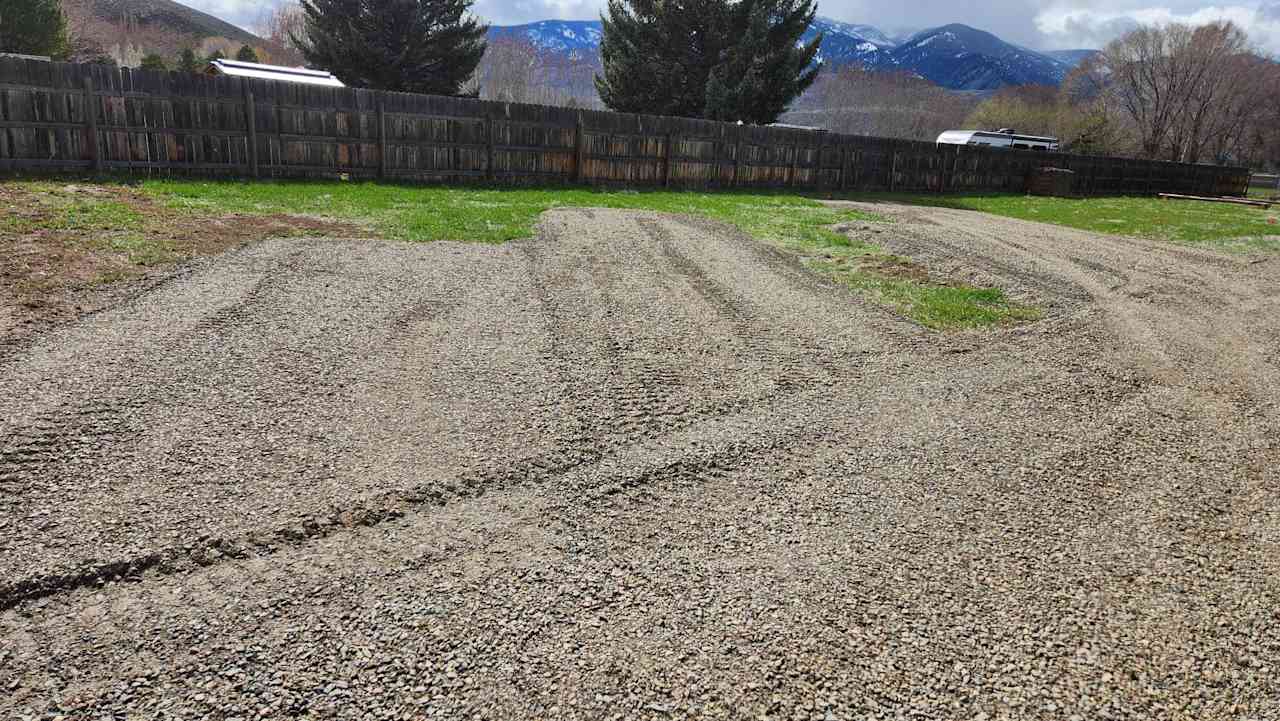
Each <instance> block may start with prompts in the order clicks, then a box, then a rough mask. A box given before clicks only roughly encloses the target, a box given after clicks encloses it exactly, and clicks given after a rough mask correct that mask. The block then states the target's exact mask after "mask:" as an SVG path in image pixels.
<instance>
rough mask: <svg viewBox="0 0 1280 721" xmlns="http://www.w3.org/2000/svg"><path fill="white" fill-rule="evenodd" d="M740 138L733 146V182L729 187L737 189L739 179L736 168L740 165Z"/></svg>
mask: <svg viewBox="0 0 1280 721" xmlns="http://www.w3.org/2000/svg"><path fill="white" fill-rule="evenodd" d="M742 147H743V146H742V138H741V137H739V138H738V142H736V143H734V146H733V180H732V181H731V183H730V185H731V186H732V187H734V188H736V187H738V183H739V182H740V178H739V175H738V167H739V166H740V165H742Z"/></svg>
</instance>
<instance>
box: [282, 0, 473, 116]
mask: <svg viewBox="0 0 1280 721" xmlns="http://www.w3.org/2000/svg"><path fill="white" fill-rule="evenodd" d="M472 2H473V0H302V11H303V13H304V14H305V17H306V22H305V25H304V27H303V30H302V33H301V34H300V35H298V36H296V37H294V38H293V41H294V43H295V44H296V45H297V47H298V49H299V50H300V51H301V52H302V55H303V57H305V58H306V59H307V62H308V63H310V64H312V65H314V66H316V67H321V68H324V69H326V70H328V71H329V72H332V73H333V74H334V75H336V76H337V77H338V79H339V80H341V81H342V82H344V83H346V84H347V85H354V86H356V87H364V88H378V89H380V90H396V91H400V92H412V93H430V94H435V95H459V94H462V93H463V90H464V87H465V86H466V84H467V81H468V80H469V79H470V78H471V76H472V74H473V73H474V72H475V69H476V65H478V64H479V63H480V58H481V56H483V55H484V49H485V41H484V36H485V33H486V32H487V31H488V29H489V28H488V26H487V25H484V24H482V23H481V22H480V21H479V20H477V19H476V18H475V17H474V16H472V15H470V13H469V12H468V10H469V9H470V7H471V3H472Z"/></svg>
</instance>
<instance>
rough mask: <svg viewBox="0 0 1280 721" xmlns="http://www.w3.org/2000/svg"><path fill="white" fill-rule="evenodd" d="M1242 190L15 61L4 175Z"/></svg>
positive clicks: (8, 92) (1200, 169)
mask: <svg viewBox="0 0 1280 721" xmlns="http://www.w3.org/2000/svg"><path fill="white" fill-rule="evenodd" d="M1044 166H1053V167H1058V168H1066V169H1070V170H1072V171H1074V172H1075V174H1076V178H1077V181H1076V192H1078V193H1080V194H1083V195H1140V194H1151V193H1159V192H1174V193H1196V194H1203V195H1240V194H1243V193H1245V192H1246V190H1247V188H1248V182H1249V173H1248V171H1247V170H1246V169H1243V168H1228V167H1220V166H1211V165H1190V164H1181V163H1166V162H1158V161H1146V160H1133V159H1123V158H1104V157H1092V156H1078V155H1067V154H1061V153H1042V152H1032V151H1009V150H999V149H990V148H976V147H959V146H938V145H935V144H934V143H925V142H916V141H907V140H894V139H887V138H871V137H864V136H854V135H841V134H836V133H829V132H823V131H814V130H801V129H794V128H775V127H760V126H747V125H737V124H733V123H722V122H715V121H707V120H696V119H689V118H672V117H663V116H652V115H633V114H624V113H610V112H603V111H593V110H576V109H571V108H558V107H548V106H540V105H524V104H518V103H501V102H493V101H485V100H473V99H465V98H450V97H441V96H433V95H414V94H408V93H391V92H382V91H375V90H360V89H354V88H327V87H315V86H309V85H300V84H296V83H286V82H281V81H273V80H256V79H253V80H243V79H240V78H229V77H224V76H209V75H192V74H185V73H176V72H174V73H166V72H155V71H145V70H135V69H129V68H119V69H117V68H112V67H108V66H102V65H77V64H70V63H49V62H42V61H35V60H23V59H20V58H0V171H9V172H32V171H42V170H45V171H74V170H82V171H96V172H112V173H117V172H118V173H128V174H131V175H147V176H153V177H154V176H157V175H159V176H166V175H195V176H204V177H219V176H222V177H249V178H332V177H340V176H346V177H351V178H385V179H394V180H401V181H415V182H418V181H420V182H436V183H461V182H489V183H505V184H519V185H538V186H562V185H565V184H570V183H572V184H589V185H601V186H634V187H640V186H648V187H664V186H669V187H679V188H792V189H795V190H797V191H818V192H824V191H825V192H840V191H874V190H880V191H891V192H892V191H903V192H919V191H926V192H960V193H972V192H1022V191H1023V190H1024V189H1025V188H1026V183H1027V178H1028V175H1029V174H1030V173H1031V172H1032V171H1034V170H1035V169H1037V168H1040V167H1044Z"/></svg>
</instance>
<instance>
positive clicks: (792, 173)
mask: <svg viewBox="0 0 1280 721" xmlns="http://www.w3.org/2000/svg"><path fill="white" fill-rule="evenodd" d="M799 166H800V144H799V143H796V144H795V145H793V146H791V167H790V168H789V169H788V173H789V175H788V177H787V185H788V186H794V185H795V184H796V168H798V167H799Z"/></svg>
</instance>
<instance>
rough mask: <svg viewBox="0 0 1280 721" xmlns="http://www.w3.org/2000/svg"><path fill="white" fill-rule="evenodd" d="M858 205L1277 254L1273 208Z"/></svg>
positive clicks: (898, 197)
mask: <svg viewBox="0 0 1280 721" xmlns="http://www.w3.org/2000/svg"><path fill="white" fill-rule="evenodd" d="M857 199H859V200H886V201H896V202H903V203H911V204H915V205H933V206H939V207H944V208H960V209H964V210H978V211H981V212H984V213H992V214H994V215H1003V216H1006V217H1009V218H1018V219H1020V220H1035V221H1039V222H1041V223H1052V224H1054V225H1064V226H1067V227H1068V228H1077V229H1080V230H1089V231H1093V232H1096V233H1110V234H1113V235H1129V236H1135V237H1139V238H1149V239H1152V240H1164V241H1171V242H1176V243H1185V244H1187V245H1199V246H1205V247H1209V248H1213V249H1215V250H1223V251H1228V252H1249V251H1259V250H1265V251H1277V250H1280V221H1278V222H1277V223H1276V224H1273V223H1271V222H1270V221H1269V219H1274V218H1277V215H1278V213H1277V211H1276V209H1275V208H1272V209H1271V210H1263V209H1261V208H1251V207H1248V206H1243V205H1232V204H1229V203H1209V202H1203V201H1195V200H1161V199H1159V198H1128V197H1126V198H1085V199H1075V198H1048V197H1041V196H1033V195H953V196H948V195H924V194H907V193H872V194H867V195H861V196H858V197H857Z"/></svg>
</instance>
